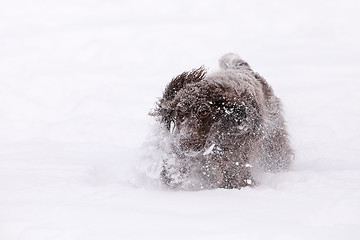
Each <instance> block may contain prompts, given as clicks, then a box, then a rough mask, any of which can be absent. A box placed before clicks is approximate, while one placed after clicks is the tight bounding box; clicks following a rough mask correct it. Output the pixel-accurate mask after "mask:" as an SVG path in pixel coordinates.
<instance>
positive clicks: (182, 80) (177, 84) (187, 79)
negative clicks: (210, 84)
mask: <svg viewBox="0 0 360 240" xmlns="http://www.w3.org/2000/svg"><path fill="white" fill-rule="evenodd" d="M205 75H206V70H205V68H204V66H201V67H199V68H197V69H193V70H191V71H190V72H183V73H182V74H180V75H179V76H177V77H175V78H173V79H172V80H171V82H170V83H169V84H168V85H167V86H166V88H165V92H164V95H163V99H164V100H173V99H174V98H175V96H176V94H177V93H178V91H179V90H180V89H182V88H183V87H185V86H186V84H188V83H194V82H200V81H201V80H203V79H204V78H205Z"/></svg>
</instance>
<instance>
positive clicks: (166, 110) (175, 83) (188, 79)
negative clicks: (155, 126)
mask: <svg viewBox="0 0 360 240" xmlns="http://www.w3.org/2000/svg"><path fill="white" fill-rule="evenodd" d="M205 75H206V70H205V68H204V67H203V66H201V67H199V68H197V69H193V70H192V71H190V72H183V73H182V74H180V75H179V76H177V77H175V78H173V79H172V80H171V82H170V83H169V84H168V85H167V86H166V88H165V92H164V94H163V97H162V98H161V99H160V100H159V102H158V104H157V105H158V106H157V108H156V109H155V110H154V111H153V112H151V113H150V115H152V116H159V117H161V122H162V123H164V124H165V126H166V128H167V129H168V130H170V128H171V122H173V121H174V115H175V109H174V107H175V106H174V105H175V104H174V102H173V100H174V98H175V96H176V94H177V93H178V92H179V91H180V90H181V89H182V88H184V87H185V86H186V85H187V84H189V83H195V82H200V81H201V80H203V79H204V78H205Z"/></svg>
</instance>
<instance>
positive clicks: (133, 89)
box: [0, 0, 360, 240]
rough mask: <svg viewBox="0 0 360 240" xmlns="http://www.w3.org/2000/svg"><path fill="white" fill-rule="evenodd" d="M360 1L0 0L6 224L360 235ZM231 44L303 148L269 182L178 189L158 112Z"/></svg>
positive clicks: (4, 234)
mask: <svg viewBox="0 0 360 240" xmlns="http://www.w3.org/2000/svg"><path fill="white" fill-rule="evenodd" d="M359 8H360V2H359V1H356V0H354V1H350V0H343V1H334V0H327V1H325V0H324V1H317V0H303V1H285V0H284V1H278V0H274V1H265V0H255V1H254V0H251V1H250V0H245V1H235V0H234V1H231V0H207V1H205V0H200V1H193V0H191V1H190V0H182V1H165V0H154V1H145V0H143V1H129V0H122V1H113V0H101V1H100V0H90V1H85V0H63V1H51V0H50V1H45V0H33V1H25V0H14V1H5V0H2V1H0V239H1V240H15V239H16V240H25V239H26V240H44V239H51V240H58V239H64V240H65V239H66V240H72V239H79V240H83V239H86V240H93V239H96V240H100V239H101V240H108V239H157V240H161V239H196V240H199V239H207V240H209V239H237V240H238V239H246V240H252V239H306V240H311V239H317V240H318V239H326V240H331V239H347V240H349V239H360V159H359V156H360V147H359V143H360V142H359V139H360V127H359V123H360V107H359V106H360V104H359V103H360V94H359V93H360V28H359V22H360V14H358V10H359ZM228 52H235V53H237V54H239V55H240V56H241V57H242V58H243V59H244V60H246V61H248V62H249V63H250V65H251V66H252V68H253V69H254V70H255V71H257V72H259V73H260V74H261V75H262V76H264V77H265V78H266V79H267V81H268V82H269V83H270V84H271V85H272V87H273V88H274V90H275V93H276V94H277V96H278V97H280V98H281V99H282V101H283V103H284V109H285V116H286V119H287V122H288V127H289V132H290V135H291V141H292V144H293V147H294V149H295V151H296V159H295V162H294V164H293V166H292V168H291V169H290V171H288V172H283V173H278V174H268V175H265V176H264V177H263V179H262V181H261V184H260V185H259V186H257V187H254V188H244V189H241V190H225V189H217V190H211V191H210V190H209V191H169V190H164V189H162V188H161V186H159V184H158V182H157V181H156V175H151V174H152V173H156V170H154V169H149V167H151V164H149V163H147V160H146V157H144V156H145V155H146V154H147V152H146V151H144V149H146V148H147V147H146V144H148V142H149V141H150V140H151V139H152V136H151V133H152V131H151V128H152V127H151V126H152V124H153V119H152V118H151V117H149V116H148V115H147V113H148V112H149V110H150V109H151V108H152V107H154V104H155V102H156V100H157V98H158V97H160V96H161V94H162V91H163V89H164V88H165V86H166V84H167V83H168V82H169V81H170V80H171V78H172V77H174V76H176V75H177V74H179V73H181V72H183V71H187V70H191V69H192V68H196V67H199V66H201V65H205V66H206V67H207V68H209V71H210V72H212V71H215V70H216V69H217V61H218V59H219V58H220V57H221V56H222V55H223V54H225V53H228ZM149 139H150V140H149ZM144 173H146V174H144Z"/></svg>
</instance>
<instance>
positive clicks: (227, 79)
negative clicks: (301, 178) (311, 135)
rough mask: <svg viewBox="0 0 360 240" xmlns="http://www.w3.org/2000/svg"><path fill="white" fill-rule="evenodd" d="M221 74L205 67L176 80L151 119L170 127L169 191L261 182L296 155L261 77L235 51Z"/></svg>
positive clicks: (165, 169)
mask: <svg viewBox="0 0 360 240" xmlns="http://www.w3.org/2000/svg"><path fill="white" fill-rule="evenodd" d="M219 65H220V68H221V69H220V71H218V72H216V73H213V74H211V75H208V76H206V71H205V69H204V68H203V67H200V68H198V69H194V70H192V71H190V72H184V73H182V74H180V75H179V76H177V77H175V78H174V79H172V81H171V82H170V83H169V84H168V86H167V87H166V89H165V92H164V94H163V96H162V98H161V99H160V100H159V101H158V103H157V107H156V108H155V109H154V111H153V112H152V114H151V115H153V116H157V119H158V121H159V122H160V123H161V124H162V125H163V126H164V129H165V132H166V133H167V134H165V136H166V138H167V141H168V142H169V147H168V149H167V150H166V151H168V152H169V154H168V155H167V157H164V159H162V172H161V180H162V182H163V183H164V184H165V185H166V186H169V187H171V188H183V189H211V188H237V189H240V188H242V187H245V186H253V185H255V179H254V175H256V172H257V171H258V170H259V169H262V170H265V171H279V170H282V169H287V168H288V167H289V164H290V163H291V160H292V157H293V152H292V149H291V147H290V144H289V139H288V134H287V131H286V128H285V123H284V119H283V115H282V110H281V103H280V100H279V99H278V98H277V97H276V96H275V95H274V92H273V90H272V88H271V87H270V86H269V85H268V83H267V82H266V81H265V79H264V78H263V77H261V76H260V75H259V74H258V73H255V72H254V71H253V70H252V69H251V68H250V66H249V64H248V63H247V62H245V61H243V60H242V59H241V58H239V57H238V56H237V55H235V54H232V53H230V54H227V55H224V56H223V57H222V58H221V59H220V61H219Z"/></svg>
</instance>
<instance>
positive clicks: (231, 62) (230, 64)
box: [219, 53, 250, 70]
mask: <svg viewBox="0 0 360 240" xmlns="http://www.w3.org/2000/svg"><path fill="white" fill-rule="evenodd" d="M219 65H220V68H222V69H224V70H226V69H234V70H236V69H239V70H240V69H244V68H245V69H250V65H249V64H248V63H247V62H245V61H244V60H242V59H241V58H240V57H239V56H238V55H237V54H235V53H228V54H225V55H224V56H222V57H221V58H220V60H219Z"/></svg>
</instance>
